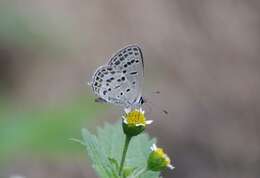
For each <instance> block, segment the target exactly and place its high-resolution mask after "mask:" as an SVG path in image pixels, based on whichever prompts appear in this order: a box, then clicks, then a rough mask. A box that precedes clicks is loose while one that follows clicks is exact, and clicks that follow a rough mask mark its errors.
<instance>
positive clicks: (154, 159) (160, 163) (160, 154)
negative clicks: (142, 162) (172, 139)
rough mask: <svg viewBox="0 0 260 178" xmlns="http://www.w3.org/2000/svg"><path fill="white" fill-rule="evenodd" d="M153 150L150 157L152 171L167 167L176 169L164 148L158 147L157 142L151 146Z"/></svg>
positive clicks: (149, 165)
mask: <svg viewBox="0 0 260 178" xmlns="http://www.w3.org/2000/svg"><path fill="white" fill-rule="evenodd" d="M151 150H152V152H151V153H150V155H149V158H148V169H149V170H151V171H161V170H163V169H165V168H167V167H168V168H170V169H174V167H173V166H172V165H171V160H170V158H169V157H168V155H167V154H166V153H164V151H163V149H162V148H158V147H157V146H156V145H155V144H153V145H152V147H151Z"/></svg>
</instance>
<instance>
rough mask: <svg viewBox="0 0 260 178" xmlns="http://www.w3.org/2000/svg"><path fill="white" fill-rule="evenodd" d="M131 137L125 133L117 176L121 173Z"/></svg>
mask: <svg viewBox="0 0 260 178" xmlns="http://www.w3.org/2000/svg"><path fill="white" fill-rule="evenodd" d="M131 138H132V137H131V136H127V135H126V137H125V145H124V150H123V154H122V159H121V163H120V168H119V176H121V174H122V170H123V167H124V163H125V157H126V152H127V149H128V146H129V143H130V140H131Z"/></svg>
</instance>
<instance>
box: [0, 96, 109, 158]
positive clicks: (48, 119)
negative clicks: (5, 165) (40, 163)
mask: <svg viewBox="0 0 260 178" xmlns="http://www.w3.org/2000/svg"><path fill="white" fill-rule="evenodd" d="M4 103H5V102H4V100H1V102H0V145H1V146H0V158H1V159H0V163H1V162H2V161H6V160H7V159H10V158H11V157H12V156H16V155H19V154H21V153H26V154H33V153H34V152H37V153H39V152H41V153H47V154H48V155H57V154H58V155H61V154H64V153H66V154H68V153H73V154H74V153H75V154H78V152H79V151H80V154H83V153H82V149H81V147H79V146H78V145H77V144H75V143H74V142H72V141H71V140H69V139H70V138H79V137H80V129H81V128H82V127H84V126H86V125H85V124H86V123H87V122H88V121H90V120H91V119H93V118H96V116H97V113H98V112H97V111H98V110H103V109H104V108H102V105H95V104H93V103H94V102H93V98H91V97H89V96H84V97H80V98H78V99H75V100H74V101H72V102H69V103H65V104H62V105H59V106H52V107H51V106H49V107H47V108H31V109H29V110H24V109H22V111H18V109H14V108H12V107H13V106H11V105H9V106H7V104H4ZM99 113H100V112H99Z"/></svg>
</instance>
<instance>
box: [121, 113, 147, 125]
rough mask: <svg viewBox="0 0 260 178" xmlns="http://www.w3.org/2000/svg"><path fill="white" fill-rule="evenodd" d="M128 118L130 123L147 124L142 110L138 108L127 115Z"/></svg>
mask: <svg viewBox="0 0 260 178" xmlns="http://www.w3.org/2000/svg"><path fill="white" fill-rule="evenodd" d="M126 120H127V123H128V124H143V125H145V120H146V119H145V116H144V114H143V113H142V112H140V111H138V110H134V111H131V112H130V113H128V114H127V115H126Z"/></svg>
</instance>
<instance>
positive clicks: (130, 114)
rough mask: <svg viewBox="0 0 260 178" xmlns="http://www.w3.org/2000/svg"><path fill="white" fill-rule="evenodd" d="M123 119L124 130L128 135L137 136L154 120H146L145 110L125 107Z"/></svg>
mask: <svg viewBox="0 0 260 178" xmlns="http://www.w3.org/2000/svg"><path fill="white" fill-rule="evenodd" d="M122 119H123V130H124V133H125V134H126V135H128V136H136V135H138V134H140V133H141V132H143V131H144V129H145V127H146V125H149V124H151V123H152V122H153V121H152V120H146V117H145V112H144V111H143V110H142V108H140V109H134V110H131V109H125V114H124V115H123V117H122Z"/></svg>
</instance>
